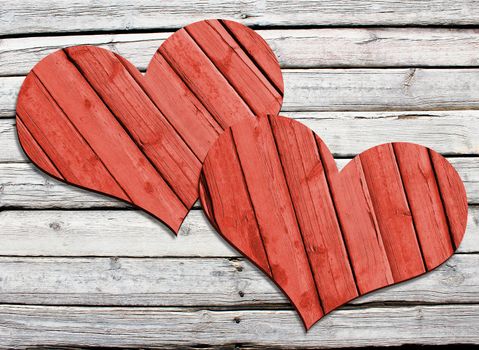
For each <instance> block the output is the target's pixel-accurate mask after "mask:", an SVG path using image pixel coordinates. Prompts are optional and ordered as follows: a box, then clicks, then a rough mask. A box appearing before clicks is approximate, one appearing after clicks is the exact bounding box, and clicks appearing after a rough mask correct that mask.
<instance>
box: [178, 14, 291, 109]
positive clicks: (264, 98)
mask: <svg viewBox="0 0 479 350" xmlns="http://www.w3.org/2000/svg"><path fill="white" fill-rule="evenodd" d="M185 30H186V32H187V33H188V34H189V35H190V37H191V38H192V39H193V40H194V41H195V43H196V44H197V45H198V47H200V48H201V50H202V51H203V52H204V54H205V55H206V57H208V59H209V60H211V62H212V63H213V64H214V66H215V67H216V68H217V69H218V70H219V71H220V72H221V74H222V75H223V76H224V77H225V78H226V80H227V81H228V82H229V83H230V84H231V85H232V86H233V87H234V89H235V91H237V93H238V94H239V95H240V96H241V98H242V99H243V100H244V101H245V102H246V103H247V105H248V106H249V107H250V108H251V110H252V111H253V113H254V114H256V115H259V116H265V115H266V114H273V115H276V114H277V113H278V112H279V110H280V108H281V102H282V94H280V93H278V91H277V90H276V89H275V87H274V86H273V85H271V83H270V82H269V80H268V79H267V78H266V77H265V76H264V75H263V74H262V72H261V71H260V70H259V69H258V67H257V66H256V65H255V64H254V62H253V61H251V59H250V58H249V56H248V55H247V54H246V53H245V52H244V51H243V50H242V48H241V47H239V46H238V44H237V42H236V41H235V40H234V38H233V37H232V36H231V35H230V34H229V33H228V31H227V30H226V29H225V27H223V25H222V24H221V23H220V22H219V21H218V20H210V21H201V22H197V23H193V24H191V25H189V26H188V27H186V28H185ZM276 67H277V65H276Z"/></svg>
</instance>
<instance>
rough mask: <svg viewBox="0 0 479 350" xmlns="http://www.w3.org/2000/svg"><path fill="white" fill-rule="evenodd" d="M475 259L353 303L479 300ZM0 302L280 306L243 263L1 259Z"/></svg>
mask: <svg viewBox="0 0 479 350" xmlns="http://www.w3.org/2000/svg"><path fill="white" fill-rule="evenodd" d="M478 263H479V255H477V254H457V255H455V256H454V257H452V258H451V259H450V260H449V261H448V262H446V263H445V264H444V265H442V266H440V267H439V268H438V269H437V270H435V271H432V272H430V273H428V274H426V275H424V276H420V277H418V278H416V279H413V280H411V281H408V282H405V283H401V284H398V285H395V286H391V287H388V288H386V289H382V290H379V291H376V292H373V293H370V294H367V295H365V296H364V297H361V298H358V299H356V300H354V301H353V302H352V304H364V303H384V302H402V303H478V302H479V293H478V292H479V275H478V274H477V272H476V266H477V264H478ZM0 271H1V274H0V278H1V281H0V286H1V288H0V303H2V304H5V303H6V304H9V303H18V304H41V305H118V306H127V305H128V306H133V305H135V306H198V307H205V306H216V307H234V306H236V307H237V306H251V305H257V306H259V305H261V306H267V305H269V306H270V307H272V306H274V305H276V307H277V306H278V304H282V305H283V306H288V307H290V304H289V301H288V300H287V299H286V297H285V296H284V295H283V294H282V293H281V292H280V290H279V289H278V288H277V287H276V286H275V285H274V284H273V283H272V282H271V281H270V280H269V279H267V278H266V277H265V275H264V274H263V273H262V272H260V271H259V270H258V269H257V268H256V267H254V266H253V265H252V264H251V263H249V262H248V261H247V260H246V259H244V258H229V259H228V258H209V259H192V258H182V259H174V258H173V259H172V258H163V259H157V258H134V259H133V258H31V257H1V258H0Z"/></svg>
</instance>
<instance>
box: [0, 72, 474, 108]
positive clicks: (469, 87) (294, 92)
mask: <svg viewBox="0 0 479 350" xmlns="http://www.w3.org/2000/svg"><path fill="white" fill-rule="evenodd" d="M283 75H284V81H285V87H286V88H285V97H284V103H283V111H284V112H295V111H296V112H297V111H389V112H390V111H393V110H397V111H404V110H444V109H446V110H449V109H456V110H457V109H459V110H464V109H479V69H477V68H469V69H433V68H431V69H420V68H417V69H404V68H400V69H399V68H397V69H376V68H371V69H360V68H357V69H286V70H284V71H283ZM23 79H24V78H23V77H2V78H0V116H2V117H13V116H14V115H15V104H16V99H17V95H18V91H19V88H20V85H21V83H22V82H23Z"/></svg>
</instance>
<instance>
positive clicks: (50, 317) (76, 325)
mask: <svg viewBox="0 0 479 350" xmlns="http://www.w3.org/2000/svg"><path fill="white" fill-rule="evenodd" d="M478 314H479V307H478V306H477V305H446V306H440V305H439V306H410V307H372V308H360V307H358V308H353V309H348V310H346V309H345V310H339V311H337V312H335V313H334V314H332V315H331V316H329V317H327V318H325V319H324V320H323V321H322V322H320V323H318V325H317V326H316V327H314V328H313V329H311V331H310V332H308V333H305V332H304V329H303V328H302V327H301V324H300V321H299V320H298V318H297V316H296V315H295V314H294V312H293V311H291V310H238V311H217V310H203V309H191V310H188V309H179V308H116V307H98V308H85V307H61V306H58V307H45V306H25V305H3V306H1V307H0V326H1V327H0V340H1V342H2V346H4V347H8V348H15V347H16V348H24V347H27V346H38V345H39V344H41V345H43V346H46V347H49V346H50V347H51V346H53V345H56V346H58V344H61V345H67V344H68V345H75V346H113V347H120V346H121V347H148V346H152V347H169V348H171V347H175V346H176V347H178V346H181V347H187V346H192V347H198V345H200V346H201V347H207V346H215V345H216V346H219V345H222V346H223V347H225V346H229V347H231V348H234V347H235V344H238V345H239V347H240V348H241V347H242V345H241V344H245V345H246V347H247V348H251V347H267V348H272V347H273V348H278V347H288V348H292V347H303V348H306V347H308V348H311V347H313V348H318V347H321V348H341V347H347V348H350V347H351V346H368V345H369V346H371V345H374V346H392V345H396V346H398V345H403V344H424V345H426V344H427V345H440V344H442V345H445V344H456V343H459V344H474V343H477V342H478V341H479V336H478V334H479V326H478V325H479V317H478Z"/></svg>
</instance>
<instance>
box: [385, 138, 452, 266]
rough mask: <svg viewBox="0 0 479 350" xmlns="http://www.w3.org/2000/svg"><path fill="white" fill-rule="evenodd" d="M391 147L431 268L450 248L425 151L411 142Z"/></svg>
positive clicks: (439, 262) (424, 252)
mask: <svg viewBox="0 0 479 350" xmlns="http://www.w3.org/2000/svg"><path fill="white" fill-rule="evenodd" d="M393 149H394V152H395V154H396V159H397V162H398V165H399V171H400V173H401V178H402V180H403V184H404V188H405V190H406V196H407V199H408V203H409V206H410V209H411V212H412V216H413V218H414V223H415V228H416V232H417V235H418V238H419V243H420V245H421V247H422V253H423V256H424V260H425V262H426V267H427V269H428V270H431V269H433V268H435V267H436V266H438V265H440V264H442V263H443V262H444V261H445V260H446V259H447V258H449V257H450V256H451V255H452V253H453V252H454V250H453V247H452V243H451V237H450V234H449V227H448V224H447V219H446V212H445V210H444V208H443V204H442V200H441V195H440V193H439V189H438V185H437V183H436V176H435V174H434V170H433V167H432V164H431V159H430V157H429V152H428V149H427V148H425V147H422V146H419V145H415V144H412V143H394V144H393Z"/></svg>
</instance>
